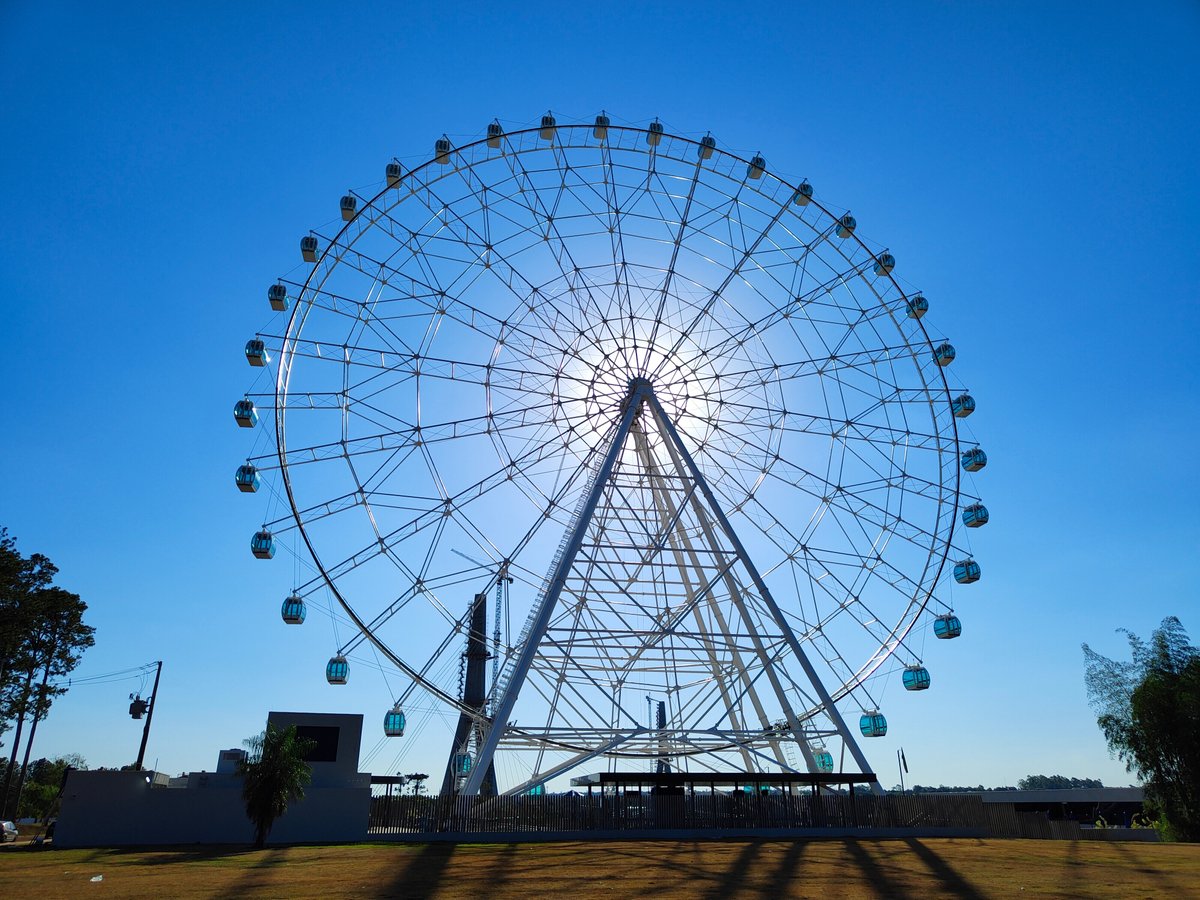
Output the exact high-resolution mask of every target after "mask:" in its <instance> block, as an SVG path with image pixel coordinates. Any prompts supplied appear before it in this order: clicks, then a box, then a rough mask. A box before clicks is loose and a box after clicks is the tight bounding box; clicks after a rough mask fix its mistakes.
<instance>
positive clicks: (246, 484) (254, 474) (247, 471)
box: [233, 465, 262, 494]
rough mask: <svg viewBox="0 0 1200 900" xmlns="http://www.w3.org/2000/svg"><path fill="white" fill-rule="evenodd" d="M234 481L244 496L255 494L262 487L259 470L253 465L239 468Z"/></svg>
mask: <svg viewBox="0 0 1200 900" xmlns="http://www.w3.org/2000/svg"><path fill="white" fill-rule="evenodd" d="M233 480H234V482H235V483H236V484H237V489H238V490H239V491H241V492H242V493H243V494H253V493H254V492H255V491H257V490H258V489H259V487H260V486H261V485H262V477H261V476H260V475H259V474H258V469H256V468H255V467H254V466H251V465H245V466H238V470H237V472H235V473H234V476H233Z"/></svg>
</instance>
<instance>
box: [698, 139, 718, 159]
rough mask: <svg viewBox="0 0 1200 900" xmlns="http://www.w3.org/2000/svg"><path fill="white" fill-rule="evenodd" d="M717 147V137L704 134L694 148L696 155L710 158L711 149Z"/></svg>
mask: <svg viewBox="0 0 1200 900" xmlns="http://www.w3.org/2000/svg"><path fill="white" fill-rule="evenodd" d="M716 149H717V139H716V138H715V137H713V136H712V135H711V134H706V135H705V136H704V137H702V138H700V146H699V148H698V149H697V150H696V155H697V156H698V157H700V158H701V159H712V155H713V151H714V150H716Z"/></svg>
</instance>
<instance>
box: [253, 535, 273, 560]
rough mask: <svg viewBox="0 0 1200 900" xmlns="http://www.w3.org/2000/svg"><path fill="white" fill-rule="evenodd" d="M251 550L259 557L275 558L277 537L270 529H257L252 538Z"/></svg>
mask: <svg viewBox="0 0 1200 900" xmlns="http://www.w3.org/2000/svg"><path fill="white" fill-rule="evenodd" d="M250 552H251V553H253V554H254V555H255V557H256V558H258V559H273V558H274V556H275V538H274V537H272V536H271V532H269V531H256V532H255V533H254V537H252V538H250Z"/></svg>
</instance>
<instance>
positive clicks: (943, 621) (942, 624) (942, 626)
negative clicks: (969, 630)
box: [933, 613, 962, 641]
mask: <svg viewBox="0 0 1200 900" xmlns="http://www.w3.org/2000/svg"><path fill="white" fill-rule="evenodd" d="M961 634H962V622H960V621H959V618H958V616H956V615H954V613H946V614H945V615H942V616H938V617H937V618H936V619H934V620H933V635H934V637H936V638H938V639H939V640H943V641H948V640H951V639H952V638H956V637H959V636H960V635H961Z"/></svg>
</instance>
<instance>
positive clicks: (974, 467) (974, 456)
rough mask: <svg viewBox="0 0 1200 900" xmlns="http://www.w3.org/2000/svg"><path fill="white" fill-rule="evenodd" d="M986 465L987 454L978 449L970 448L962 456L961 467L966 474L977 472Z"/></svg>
mask: <svg viewBox="0 0 1200 900" xmlns="http://www.w3.org/2000/svg"><path fill="white" fill-rule="evenodd" d="M986 465H987V454H986V453H984V452H983V450H982V449H980V448H979V447H972V448H971V449H970V450H967V451H966V452H965V453H963V455H962V467H963V468H964V469H966V470H967V471H968V472H978V471H979V470H980V469H982V468H983V467H984V466H986Z"/></svg>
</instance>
